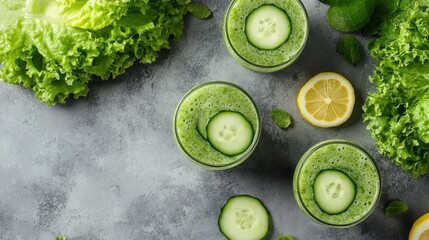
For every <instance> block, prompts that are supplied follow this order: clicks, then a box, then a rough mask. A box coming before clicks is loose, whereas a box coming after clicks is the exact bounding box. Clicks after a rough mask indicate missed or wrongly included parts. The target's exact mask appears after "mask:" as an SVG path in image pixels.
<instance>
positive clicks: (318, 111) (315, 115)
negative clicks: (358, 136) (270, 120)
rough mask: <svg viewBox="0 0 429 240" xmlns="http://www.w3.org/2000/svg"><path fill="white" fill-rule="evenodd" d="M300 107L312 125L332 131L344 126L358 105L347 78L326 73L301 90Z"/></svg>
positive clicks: (309, 82)
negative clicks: (334, 128) (332, 128)
mask: <svg viewBox="0 0 429 240" xmlns="http://www.w3.org/2000/svg"><path fill="white" fill-rule="evenodd" d="M297 102H298V108H299V111H300V112H301V114H302V116H303V117H304V118H305V119H306V120H307V121H309V122H310V123H311V124H313V125H315V126H318V127H323V128H329V127H336V126H339V125H341V124H342V123H344V122H345V121H346V120H347V119H348V118H349V117H350V115H351V114H352V112H353V107H354V104H355V93H354V90H353V86H352V85H351V84H350V82H349V81H348V80H347V79H346V78H345V77H343V76H341V75H340V74H338V73H334V72H322V73H319V74H317V75H316V76H314V77H313V78H311V79H310V80H309V81H308V82H307V83H306V84H305V85H304V86H303V87H302V88H301V90H300V91H299V94H298V99H297Z"/></svg>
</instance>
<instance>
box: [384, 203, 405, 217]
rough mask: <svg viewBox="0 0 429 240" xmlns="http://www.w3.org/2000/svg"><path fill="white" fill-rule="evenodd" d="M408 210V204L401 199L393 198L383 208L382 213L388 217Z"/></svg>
mask: <svg viewBox="0 0 429 240" xmlns="http://www.w3.org/2000/svg"><path fill="white" fill-rule="evenodd" d="M407 210H408V205H407V204H406V203H405V202H403V201H401V200H393V201H391V202H389V204H388V205H387V207H386V208H385V209H384V214H385V215H386V216H388V217H396V216H398V215H399V214H401V213H404V212H406V211H407Z"/></svg>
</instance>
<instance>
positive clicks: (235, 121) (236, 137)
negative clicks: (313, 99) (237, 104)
mask: <svg viewBox="0 0 429 240" xmlns="http://www.w3.org/2000/svg"><path fill="white" fill-rule="evenodd" d="M253 135H254V132H253V127H252V124H250V122H249V121H247V119H246V118H245V117H244V116H243V114H241V113H239V112H231V111H222V112H219V113H217V114H216V115H215V116H213V117H212V118H211V119H210V120H209V122H208V124H207V140H208V141H209V143H210V144H211V145H212V146H213V147H214V148H215V149H216V150H218V151H219V152H221V153H222V154H225V155H227V156H235V155H238V154H240V153H243V152H245V151H246V150H247V148H249V146H250V144H251V143H252V141H253Z"/></svg>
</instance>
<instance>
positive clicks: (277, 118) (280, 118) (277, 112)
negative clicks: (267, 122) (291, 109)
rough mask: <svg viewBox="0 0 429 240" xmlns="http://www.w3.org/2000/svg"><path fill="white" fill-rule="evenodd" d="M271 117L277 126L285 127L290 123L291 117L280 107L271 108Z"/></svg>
mask: <svg viewBox="0 0 429 240" xmlns="http://www.w3.org/2000/svg"><path fill="white" fill-rule="evenodd" d="M271 118H272V119H273V121H274V123H275V124H277V126H279V127H281V128H283V129H286V128H288V127H289V126H290V124H291V123H292V119H291V117H290V115H289V113H287V112H285V111H283V110H282V109H273V110H271Z"/></svg>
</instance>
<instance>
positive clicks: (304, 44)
mask: <svg viewBox="0 0 429 240" xmlns="http://www.w3.org/2000/svg"><path fill="white" fill-rule="evenodd" d="M237 1H239V0H232V1H231V3H230V4H229V5H228V8H227V10H226V13H225V16H224V23H223V25H224V28H225V38H226V40H227V41H228V44H229V46H230V47H231V50H232V51H233V52H234V54H235V55H236V56H237V57H238V58H239V59H240V60H242V61H244V62H245V63H246V64H249V65H251V66H254V67H257V68H260V69H272V68H279V67H283V66H284V65H289V64H292V63H293V62H294V61H295V60H296V59H297V58H298V56H299V55H301V53H302V52H303V51H304V49H305V46H306V45H307V42H308V35H309V32H310V23H309V19H308V13H307V10H306V9H305V7H304V4H302V2H301V0H294V1H296V2H297V3H298V4H299V6H300V7H301V9H302V11H303V12H304V15H305V19H306V28H305V37H304V39H303V41H302V44H301V46H300V48H299V49H298V51H297V52H296V53H295V54H294V55H292V56H291V57H290V58H289V59H287V60H286V61H284V62H282V63H279V64H276V65H271V66H266V65H259V64H256V63H252V62H250V61H249V60H247V59H245V58H244V57H242V56H241V54H240V53H239V52H238V51H237V50H236V49H235V47H234V45H233V44H232V42H231V39H230V37H229V31H228V19H229V15H230V13H231V10H232V8H233V6H234V4H235V3H236V2H237ZM267 4H268V3H267ZM261 6H262V5H261Z"/></svg>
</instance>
